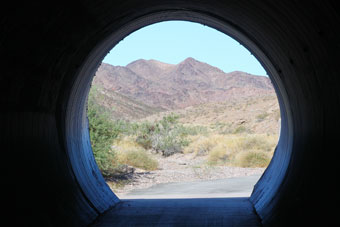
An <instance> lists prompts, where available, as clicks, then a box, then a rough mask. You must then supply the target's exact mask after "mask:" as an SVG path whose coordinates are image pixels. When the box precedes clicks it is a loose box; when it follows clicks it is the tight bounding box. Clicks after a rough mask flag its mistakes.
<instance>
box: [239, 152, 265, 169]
mask: <svg viewBox="0 0 340 227" xmlns="http://www.w3.org/2000/svg"><path fill="white" fill-rule="evenodd" d="M270 159H271V156H270V155H269V154H268V153H267V152H260V151H242V152H240V153H238V154H237V155H236V156H235V159H234V161H233V164H234V165H236V166H240V167H266V166H268V164H269V162H270Z"/></svg>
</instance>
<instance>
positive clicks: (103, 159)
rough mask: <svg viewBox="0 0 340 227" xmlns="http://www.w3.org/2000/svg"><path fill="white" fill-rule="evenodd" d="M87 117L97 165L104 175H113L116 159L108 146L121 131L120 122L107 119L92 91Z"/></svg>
mask: <svg viewBox="0 0 340 227" xmlns="http://www.w3.org/2000/svg"><path fill="white" fill-rule="evenodd" d="M93 92H96V91H95V90H94V91H93ZM87 117H88V122H89V131H90V139H91V145H92V151H93V154H94V157H95V159H96V162H97V165H98V167H99V169H100V170H101V172H102V174H103V175H104V176H110V175H113V174H115V168H116V166H117V161H116V158H115V153H114V152H113V151H111V149H110V148H111V145H112V142H113V141H114V139H116V138H117V137H118V136H119V134H120V133H121V131H122V129H121V124H119V122H113V121H111V120H109V119H110V118H109V116H108V114H107V112H105V110H104V109H103V108H102V107H100V106H99V105H98V104H96V103H95V101H94V98H93V94H92V93H90V95H89V98H88V107H87Z"/></svg>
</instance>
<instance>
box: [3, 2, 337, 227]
mask: <svg viewBox="0 0 340 227" xmlns="http://www.w3.org/2000/svg"><path fill="white" fill-rule="evenodd" d="M3 11H4V12H3V13H2V15H1V31H2V32H1V35H0V36H1V38H0V46H1V48H0V50H1V55H2V57H1V59H2V63H3V65H2V67H1V69H2V73H1V80H0V81H1V83H0V84H1V92H2V95H1V106H2V109H3V110H2V111H1V134H2V136H1V141H2V143H4V145H5V146H2V147H5V151H6V150H7V151H8V152H9V153H10V155H13V157H12V158H11V159H10V160H4V161H3V163H5V164H6V168H7V172H9V173H10V178H11V179H12V180H11V181H15V184H14V185H15V193H16V195H15V201H16V202H15V204H16V205H15V206H16V209H15V215H16V216H17V217H16V222H18V223H17V224H18V226H30V225H34V226H86V225H91V224H95V223H98V219H100V218H101V217H103V216H105V215H107V214H108V212H109V211H110V210H112V209H113V208H114V209H120V208H119V206H118V205H119V204H121V202H120V200H119V199H118V198H117V197H116V196H115V195H114V194H113V192H112V191H111V190H110V189H109V187H108V186H107V185H106V183H105V181H104V179H103V177H102V176H101V173H100V171H99V170H98V167H97V166H96V163H95V160H94V157H93V154H92V151H91V145H90V141H89V132H88V125H87V124H88V122H87V118H86V105H85V104H86V96H87V93H88V91H89V88H90V83H91V80H92V77H93V75H94V72H95V71H96V69H97V67H98V66H99V64H100V62H101V61H102V59H103V58H104V56H105V55H106V53H107V52H108V51H109V50H110V49H111V48H112V47H113V46H114V45H115V44H116V43H118V42H119V41H120V40H122V39H123V38H124V37H125V36H127V35H128V34H130V33H131V32H133V31H135V30H137V29H139V28H141V27H144V26H147V25H150V24H152V23H156V22H161V21H167V20H186V21H193V22H199V23H202V24H205V25H208V26H211V27H213V28H216V29H218V30H220V31H222V32H224V33H226V34H228V35H230V36H232V37H233V38H234V39H236V40H237V41H239V42H240V43H241V44H243V45H244V46H245V47H247V48H248V49H249V50H250V51H251V52H252V54H253V55H255V56H256V57H257V59H258V60H259V61H260V62H261V64H262V65H263V67H264V68H265V69H266V70H267V72H268V74H269V75H270V77H271V79H272V81H273V83H274V87H275V89H276V92H277V95H278V99H279V103H280V108H281V116H282V127H281V136H280V140H279V143H278V145H277V148H276V151H275V154H274V157H273V159H272V161H271V163H270V165H269V167H268V168H267V169H266V171H265V173H264V175H263V176H262V177H261V179H260V180H259V182H258V183H257V184H256V185H255V187H254V190H253V193H252V195H251V197H250V198H249V199H247V200H248V201H249V204H251V207H252V209H253V211H252V212H253V215H255V216H256V220H257V224H252V225H250V224H249V225H248V224H247V221H246V220H247V219H246V217H245V216H246V215H243V216H242V215H236V216H235V215H230V216H229V217H228V218H231V219H232V220H231V222H230V223H229V224H228V220H229V219H228V218H226V219H224V222H223V223H224V224H223V223H222V224H221V222H217V218H221V217H220V216H219V217H214V215H213V213H210V214H209V220H210V222H201V223H200V224H201V225H203V226H204V225H205V226H214V225H215V226H218V225H224V226H331V225H330V223H333V221H336V220H337V210H336V209H337V206H338V201H336V200H337V198H338V197H339V195H338V194H336V193H338V192H337V191H336V189H337V179H338V168H337V167H338V166H339V164H337V162H338V161H337V159H336V157H335V156H336V154H337V153H338V151H339V149H338V148H339V145H338V141H339V139H338V136H339V131H338V129H339V127H340V124H339V116H340V108H339V107H340V92H339V89H340V79H339V75H340V67H339V59H340V54H339V53H340V45H339V40H340V33H339V24H340V15H339V12H340V11H339V8H336V5H335V1H331V0H325V1H318V0H311V1H293V0H287V1H269V0H265V1H255V0H251V1H249V0H247V1H246V0H145V1H137V0H124V1H112V0H101V1H68V2H63V1H57V2H44V3H40V2H31V1H30V2H26V3H20V4H19V3H17V5H13V6H12V5H11V3H10V4H9V5H7V6H5V7H4V8H3ZM12 185H13V184H10V185H9V186H10V187H9V188H12V187H13V186H12ZM11 190H12V189H11ZM11 200H13V199H12V198H11ZM146 202H147V201H146ZM192 202H193V203H195V201H192ZM218 202H219V201H216V203H218ZM225 202H226V203H228V200H226V201H225ZM161 204H162V203H160V204H159V206H162V205H161ZM204 204H205V203H203V207H204V206H206V207H205V209H206V210H209V206H211V204H214V202H210V203H206V205H204ZM176 206H177V208H178V209H180V208H181V205H180V204H179V205H178V204H177V205H176ZM117 207H118V208H117ZM235 207H237V202H236V205H235ZM334 207H335V208H334ZM170 208H171V207H170V206H169V207H167V208H164V213H163V214H162V215H163V216H167V215H168V214H167V212H166V210H167V209H170ZM177 208H176V209H177ZM189 208H190V206H189ZM189 208H188V209H187V210H186V213H185V212H184V213H181V218H184V219H185V217H186V216H187V217H189V216H190V215H192V213H195V212H196V210H195V207H193V206H191V208H190V209H189ZM5 209H7V210H8V211H10V212H11V213H12V212H13V210H10V208H7V207H5ZM230 209H234V208H230ZM139 210H140V212H143V208H140V209H139ZM136 212H139V211H138V209H137V211H136ZM240 212H241V213H242V210H241V211H240ZM109 213H110V212H109ZM226 215H227V214H226ZM203 216H204V212H203ZM157 217H158V219H157V220H156V216H155V215H153V213H152V212H151V213H150V212H149V213H148V214H143V215H141V216H139V218H136V216H129V215H128V214H126V215H115V216H114V218H112V220H118V221H120V222H119V223H130V225H132V224H131V223H134V224H135V225H143V224H144V225H146V226H148V221H147V220H149V221H150V220H154V222H152V225H154V226H157V225H159V226H162V225H167V226H171V225H180V224H181V223H182V224H183V223H184V222H183V221H182V222H176V221H175V220H173V219H174V217H173V216H168V219H167V220H166V222H162V221H161V220H164V219H160V218H159V216H157ZM214 218H215V219H216V222H214ZM242 218H243V219H244V220H245V221H243V222H242V220H241V219H242ZM127 219H129V221H130V222H124V220H127ZM184 219H183V220H184ZM188 220H189V221H188ZM190 220H191V219H187V221H186V222H185V223H184V224H185V225H187V226H191V225H190ZM131 221H133V222H131ZM117 223H118V222H117ZM107 224H108V225H109V226H115V225H114V223H111V224H110V223H107ZM149 224H150V225H151V223H149ZM184 224H183V225H184ZM196 224H197V223H196Z"/></svg>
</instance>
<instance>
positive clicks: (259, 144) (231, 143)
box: [184, 134, 277, 167]
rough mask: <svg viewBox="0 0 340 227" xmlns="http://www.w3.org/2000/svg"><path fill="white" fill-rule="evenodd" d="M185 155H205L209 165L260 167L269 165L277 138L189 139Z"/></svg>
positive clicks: (215, 136) (257, 136) (194, 137)
mask: <svg viewBox="0 0 340 227" xmlns="http://www.w3.org/2000/svg"><path fill="white" fill-rule="evenodd" d="M189 138H190V139H191V140H192V142H191V143H190V144H189V145H188V146H187V147H186V148H185V149H184V152H185V153H194V154H196V155H198V156H199V155H207V162H208V164H209V165H232V166H241V167H244V166H251V167H262V166H265V165H267V164H268V163H269V160H270V158H271V156H272V154H273V150H274V148H275V145H276V142H277V137H276V136H272V135H262V134H261V135H246V134H238V135H220V134H211V135H209V136H192V137H189Z"/></svg>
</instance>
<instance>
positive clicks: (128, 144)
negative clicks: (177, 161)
mask: <svg viewBox="0 0 340 227" xmlns="http://www.w3.org/2000/svg"><path fill="white" fill-rule="evenodd" d="M113 149H114V150H115V151H116V154H117V160H118V163H119V164H126V165H129V166H133V167H136V168H140V169H144V170H156V169H157V168H158V162H157V161H156V160H155V159H153V158H152V156H151V155H150V154H149V153H148V152H147V151H146V150H145V149H144V148H143V147H142V146H140V145H139V144H137V143H136V142H135V138H133V137H131V136H126V137H124V138H122V139H121V140H118V141H116V142H115V143H114V145H113Z"/></svg>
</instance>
